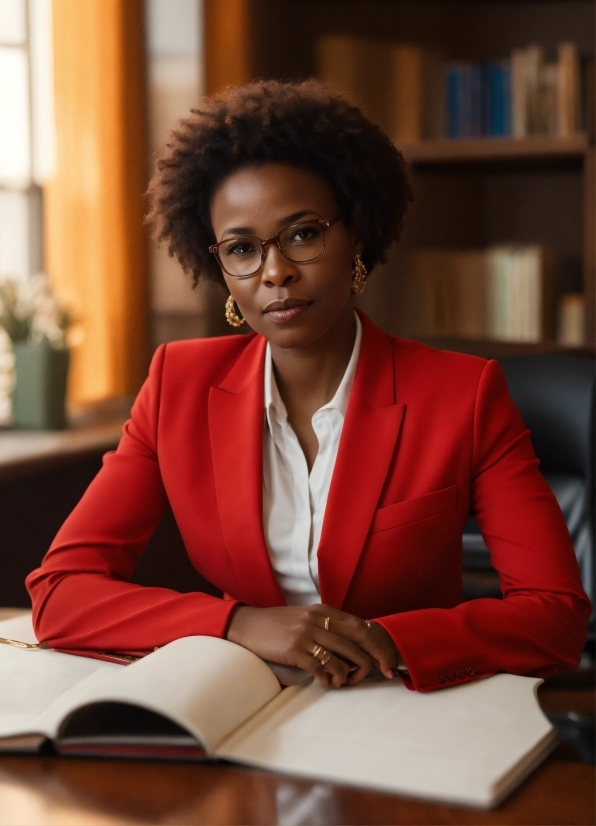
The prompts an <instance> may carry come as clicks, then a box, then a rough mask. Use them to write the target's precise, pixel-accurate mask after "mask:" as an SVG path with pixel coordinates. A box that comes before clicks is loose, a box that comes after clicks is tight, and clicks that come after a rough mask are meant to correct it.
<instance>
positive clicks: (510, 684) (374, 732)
mask: <svg viewBox="0 0 596 826" xmlns="http://www.w3.org/2000/svg"><path fill="white" fill-rule="evenodd" d="M541 682H542V681H541V680H538V679H530V678H526V677H515V676H512V675H509V674H498V675H495V676H493V677H489V678H486V679H483V680H477V681H475V682H470V683H466V684H463V685H459V686H453V687H450V688H445V689H442V690H440V691H432V692H428V693H418V692H415V691H409V690H408V689H407V688H406V687H405V686H404V685H403V684H402V682H401V680H398V679H394V680H391V681H387V680H381V681H365V682H364V683H362V684H361V685H359V686H354V687H347V688H341V689H339V690H333V689H325V688H320V687H318V686H316V685H314V684H309V685H303V686H293V687H292V688H288V689H286V690H285V691H284V692H283V694H282V695H281V697H278V698H276V699H275V700H273V702H271V703H270V704H269V705H268V706H267V707H266V708H265V709H263V711H261V712H260V713H258V714H256V715H255V716H254V717H253V718H252V719H251V720H250V721H249V722H248V723H247V724H245V725H243V726H242V727H241V728H240V729H239V730H238V731H237V732H235V733H234V734H232V735H231V736H230V737H229V738H227V739H226V740H225V741H224V742H223V743H222V745H221V746H220V747H219V748H218V749H217V752H216V754H217V756H218V757H223V758H227V759H230V760H236V761H238V762H241V763H245V764H248V765H251V766H260V767H263V768H268V769H273V770H275V771H278V772H279V771H281V772H287V773H289V774H295V775H302V776H307V777H316V778H318V779H320V780H329V781H335V782H340V783H347V784H353V785H358V786H364V787H368V788H375V789H379V790H381V791H389V792H393V793H401V794H406V795H412V796H419V797H424V798H430V799H437V800H444V801H447V802H452V803H465V804H468V805H470V804H471V805H476V806H482V807H486V806H491V805H495V804H496V803H497V802H499V800H500V799H502V797H503V796H504V795H505V794H506V793H507V792H508V791H510V790H511V789H512V788H513V787H514V786H515V785H516V783H518V782H519V781H520V780H521V778H522V777H523V776H525V774H524V773H527V771H529V770H530V769H531V768H532V767H533V766H534V765H536V760H537V759H539V758H540V757H544V756H545V754H546V753H547V752H548V750H549V749H550V748H551V747H552V743H553V742H554V739H555V735H554V731H553V728H552V726H551V725H550V723H549V722H548V720H547V719H546V717H545V716H544V715H543V714H542V712H541V710H540V708H539V706H538V703H537V700H536V697H535V690H536V688H537V686H538V685H539V684H540V683H541ZM528 755H531V760H527V759H525V758H526V757H527V756H528ZM504 779H506V781H507V782H506V783H504V782H503V781H504Z"/></svg>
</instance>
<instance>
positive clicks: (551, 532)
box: [376, 361, 591, 691]
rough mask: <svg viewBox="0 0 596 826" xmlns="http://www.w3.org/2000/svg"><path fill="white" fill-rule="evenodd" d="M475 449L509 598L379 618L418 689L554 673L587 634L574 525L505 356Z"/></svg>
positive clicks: (486, 384) (473, 501)
mask: <svg viewBox="0 0 596 826" xmlns="http://www.w3.org/2000/svg"><path fill="white" fill-rule="evenodd" d="M472 456H473V458H472V466H471V469H470V477H471V478H470V512H471V513H472V514H473V515H474V516H475V517H476V520H477V522H478V525H479V527H480V530H481V531H482V535H483V537H484V540H485V542H486V545H487V547H488V548H489V550H490V554H491V560H492V563H493V565H494V567H495V568H496V569H497V571H498V573H499V576H500V580H501V591H502V594H503V599H502V600H499V599H475V600H471V601H469V602H465V603H462V604H460V605H458V606H456V607H454V608H428V609H420V610H413V611H409V612H404V613H402V614H394V615H391V616H386V617H380V618H378V619H377V620H376V621H377V622H378V623H379V624H380V625H382V626H383V627H384V628H385V629H386V630H387V631H388V632H389V634H390V635H391V636H392V638H393V640H394V642H395V644H396V646H397V648H398V650H399V652H400V653H401V656H402V657H403V660H404V662H405V665H406V666H407V669H408V674H405V675H402V679H403V680H404V682H405V683H406V685H408V687H410V688H414V689H417V690H418V691H428V690H431V689H434V688H440V687H442V686H444V685H445V684H446V683H447V684H449V685H451V684H453V683H454V682H466V681H468V680H472V679H477V678H479V677H483V676H487V675H490V674H494V673H495V672H497V671H506V672H508V673H510V674H522V675H532V676H547V675H548V674H551V673H553V672H554V671H556V670H557V668H563V669H567V670H569V669H573V668H575V667H577V665H578V663H579V659H580V657H581V653H582V649H583V646H584V644H585V640H586V625H587V622H588V619H589V617H590V613H591V605H590V601H589V600H588V598H587V597H586V595H585V593H584V591H583V588H582V585H581V580H580V576H579V571H578V566H577V562H576V558H575V553H574V550H573V546H572V544H571V539H570V537H569V532H568V530H567V526H566V524H565V520H564V518H563V515H562V513H561V511H560V508H559V506H558V504H557V501H556V499H555V497H554V495H553V493H552V492H551V490H550V488H549V487H548V484H547V483H546V481H545V480H544V477H543V476H542V474H541V473H540V471H539V470H538V459H537V458H536V456H535V455H534V451H533V448H532V444H531V442H530V434H529V430H527V429H526V427H525V426H524V424H523V421H522V418H521V415H520V414H519V412H518V410H517V408H516V406H515V404H514V403H513V401H512V399H511V397H510V396H509V393H508V390H507V383H506V379H505V376H504V374H503V371H502V369H501V367H500V366H499V364H498V363H497V362H496V361H489V362H487V364H486V366H485V368H484V370H483V372H482V375H481V378H480V381H479V385H478V390H477V395H476V402H475V410H474V427H473V451H472Z"/></svg>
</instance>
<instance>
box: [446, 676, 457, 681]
mask: <svg viewBox="0 0 596 826" xmlns="http://www.w3.org/2000/svg"><path fill="white" fill-rule="evenodd" d="M447 679H448V680H449V682H450V683H454V682H455V681H456V680H457V676H456V675H455V674H447Z"/></svg>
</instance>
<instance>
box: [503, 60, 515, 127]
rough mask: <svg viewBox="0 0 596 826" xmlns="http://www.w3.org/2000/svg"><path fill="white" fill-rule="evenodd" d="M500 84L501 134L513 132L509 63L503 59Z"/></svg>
mask: <svg viewBox="0 0 596 826" xmlns="http://www.w3.org/2000/svg"><path fill="white" fill-rule="evenodd" d="M501 85H502V89H503V92H502V95H503V133H502V134H503V135H504V136H509V135H512V134H513V101H512V95H511V65H510V63H509V61H503V63H502V65H501Z"/></svg>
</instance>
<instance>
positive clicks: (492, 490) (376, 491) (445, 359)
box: [27, 317, 590, 691]
mask: <svg viewBox="0 0 596 826" xmlns="http://www.w3.org/2000/svg"><path fill="white" fill-rule="evenodd" d="M363 323H364V331H363V341H362V349H361V355H360V361H359V364H358V369H357V374H356V378H355V382H354V386H353V390H352V393H351V396H350V401H349V405H348V409H347V413H346V419H345V423H344V428H343V432H342V436H341V442H340V446H339V451H338V455H337V461H336V465H335V470H334V474H333V479H332V483H331V488H330V492H329V499H328V503H327V510H326V513H325V520H324V526H323V531H322V535H321V540H320V546H319V550H318V558H319V576H320V588H321V600H322V602H323V603H326V604H328V605H332V606H335V607H337V608H341V609H343V610H344V611H348V612H350V613H353V614H357V615H358V616H360V617H364V618H369V619H375V618H376V619H377V621H378V622H379V623H380V624H381V625H383V627H384V628H386V629H387V631H388V632H389V634H391V636H392V638H393V639H394V641H395V644H396V645H397V647H398V649H399V651H400V652H401V655H402V657H403V659H404V661H405V664H406V666H407V667H408V671H409V676H407V677H405V680H406V682H407V684H408V685H409V686H410V687H412V688H415V689H417V690H419V691H426V690H429V689H434V688H438V687H440V686H441V685H445V684H451V683H453V682H466V681H468V680H471V679H475V678H478V677H482V676H484V675H487V674H492V673H494V672H496V671H507V672H510V673H512V674H533V675H546V674H549V673H551V672H552V671H554V670H555V668H556V667H560V668H565V669H571V668H574V667H575V666H576V665H577V663H578V661H579V658H580V655H581V651H582V647H583V645H584V642H585V628H586V623H587V620H588V617H589V615H590V603H589V601H588V599H587V597H586V596H585V594H584V592H583V590H582V587H581V582H580V578H579V574H578V568H577V563H576V560H575V555H574V551H573V547H572V545H571V541H570V538H569V534H568V531H567V528H566V525H565V522H564V519H563V517H562V515H561V512H560V510H559V507H558V505H557V502H556V500H555V498H554V496H553V494H552V493H551V491H550V489H549V487H548V486H547V484H546V482H545V481H544V479H543V477H542V475H541V474H540V472H539V470H538V460H537V459H536V458H535V456H534V453H533V450H532V446H531V444H530V439H529V432H528V430H527V429H526V428H525V427H524V425H523V423H522V420H521V417H520V415H519V413H518V411H517V409H516V407H515V406H514V404H513V402H512V401H511V398H510V397H509V394H508V391H507V386H506V382H505V378H504V376H503V373H502V371H501V369H500V367H499V365H498V363H497V362H495V361H485V360H483V359H480V358H475V357H473V356H467V355H460V354H456V353H449V352H442V351H439V350H434V349H431V348H430V347H426V346H424V345H422V344H419V343H417V342H414V341H408V340H402V339H397V338H393V337H392V336H389V335H386V334H385V333H383V332H381V331H380V330H379V329H378V328H377V327H375V326H374V325H373V324H372V323H371V322H370V321H369V320H368V319H366V317H363ZM265 344H266V342H265V339H263V338H262V337H261V336H259V335H256V334H252V335H247V336H230V337H225V338H216V339H198V340H193V341H178V342H174V343H172V344H167V345H162V346H161V347H160V348H159V349H158V350H157V352H156V354H155V356H154V358H153V362H152V365H151V369H150V373H149V377H148V379H147V381H146V382H145V384H144V385H143V387H142V389H141V391H140V393H139V395H138V397H137V400H136V402H135V404H134V407H133V410H132V414H131V419H130V421H128V422H127V423H126V424H125V426H124V434H123V437H122V440H121V442H120V445H119V446H118V449H117V450H116V451H115V452H111V453H108V454H107V455H106V456H105V459H104V463H103V467H102V469H101V471H100V472H99V473H98V475H97V477H96V478H95V479H94V481H93V482H92V483H91V485H90V486H89V488H88V490H87V492H86V493H85V494H84V496H83V498H82V499H81V501H80V503H79V504H78V505H77V507H76V508H75V510H74V511H73V513H72V514H71V515H70V516H69V518H68V519H67V521H66V522H65V524H64V525H63V527H62V528H61V530H60V532H59V533H58V535H57V537H56V539H55V541H54V543H53V544H52V546H51V548H50V550H49V552H48V553H47V555H46V557H45V559H44V560H43V563H42V565H41V567H40V568H39V569H37V570H35V571H33V572H32V573H31V574H30V575H29V577H28V579H27V586H28V589H29V593H30V594H31V598H32V600H33V610H34V621H35V629H36V633H37V635H38V638H39V639H40V640H44V641H46V642H48V643H49V644H50V645H51V646H53V647H55V648H61V649H67V650H79V651H81V650H89V649H91V650H116V651H124V652H135V651H139V650H140V651H144V652H146V651H151V650H152V649H153V648H154V646H157V645H163V644H165V643H167V642H169V641H171V640H173V639H176V638H178V637H183V636H189V635H194V634H207V635H211V636H217V637H223V636H224V635H225V633H226V627H227V624H228V621H229V617H230V614H231V612H232V610H233V608H234V606H235V605H237V604H238V602H241V603H246V604H248V605H255V606H263V607H264V606H274V605H284V604H285V603H284V598H283V596H282V594H281V592H280V590H279V587H278V585H277V583H276V580H275V577H274V575H273V570H272V568H271V564H270V562H269V556H268V553H267V548H266V546H265V541H264V536H263V525H262V439H263V423H264V408H263V362H264V354H265ZM168 503H169V504H170V505H171V507H172V509H173V512H174V515H175V517H176V521H177V523H178V527H179V528H180V531H181V534H182V537H183V539H184V543H185V546H186V549H187V552H188V555H189V557H190V559H191V561H192V564H193V565H194V566H195V568H196V569H197V570H198V571H199V572H200V573H201V574H202V575H203V576H204V577H206V578H207V579H208V580H210V581H211V582H212V583H214V584H215V585H216V586H218V587H219V588H221V589H222V591H223V592H224V593H225V594H226V596H225V597H224V598H223V599H218V598H216V597H213V596H209V595H206V594H202V593H190V594H180V593H178V592H175V591H171V590H168V589H166V588H149V587H143V586H139V585H133V584H131V583H130V582H129V580H130V577H131V575H132V572H133V570H134V567H135V564H136V562H137V560H138V558H139V556H140V555H141V554H142V553H143V550H144V549H145V546H146V544H147V542H148V540H149V539H150V537H151V535H152V534H153V532H154V531H155V529H156V527H157V525H158V523H159V521H160V519H161V517H162V515H163V513H164V511H165V509H166V507H167V505H168ZM469 513H472V514H473V515H474V516H475V517H476V519H477V521H478V524H479V526H480V528H481V530H482V534H483V536H484V538H485V541H486V543H487V545H488V547H489V548H490V551H491V555H492V561H493V564H494V565H495V567H496V568H497V570H498V571H499V574H500V577H501V586H502V591H503V596H504V599H503V600H497V599H478V600H473V601H471V602H466V603H464V602H463V601H462V531H463V529H464V526H465V524H466V521H467V519H468V514H469Z"/></svg>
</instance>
